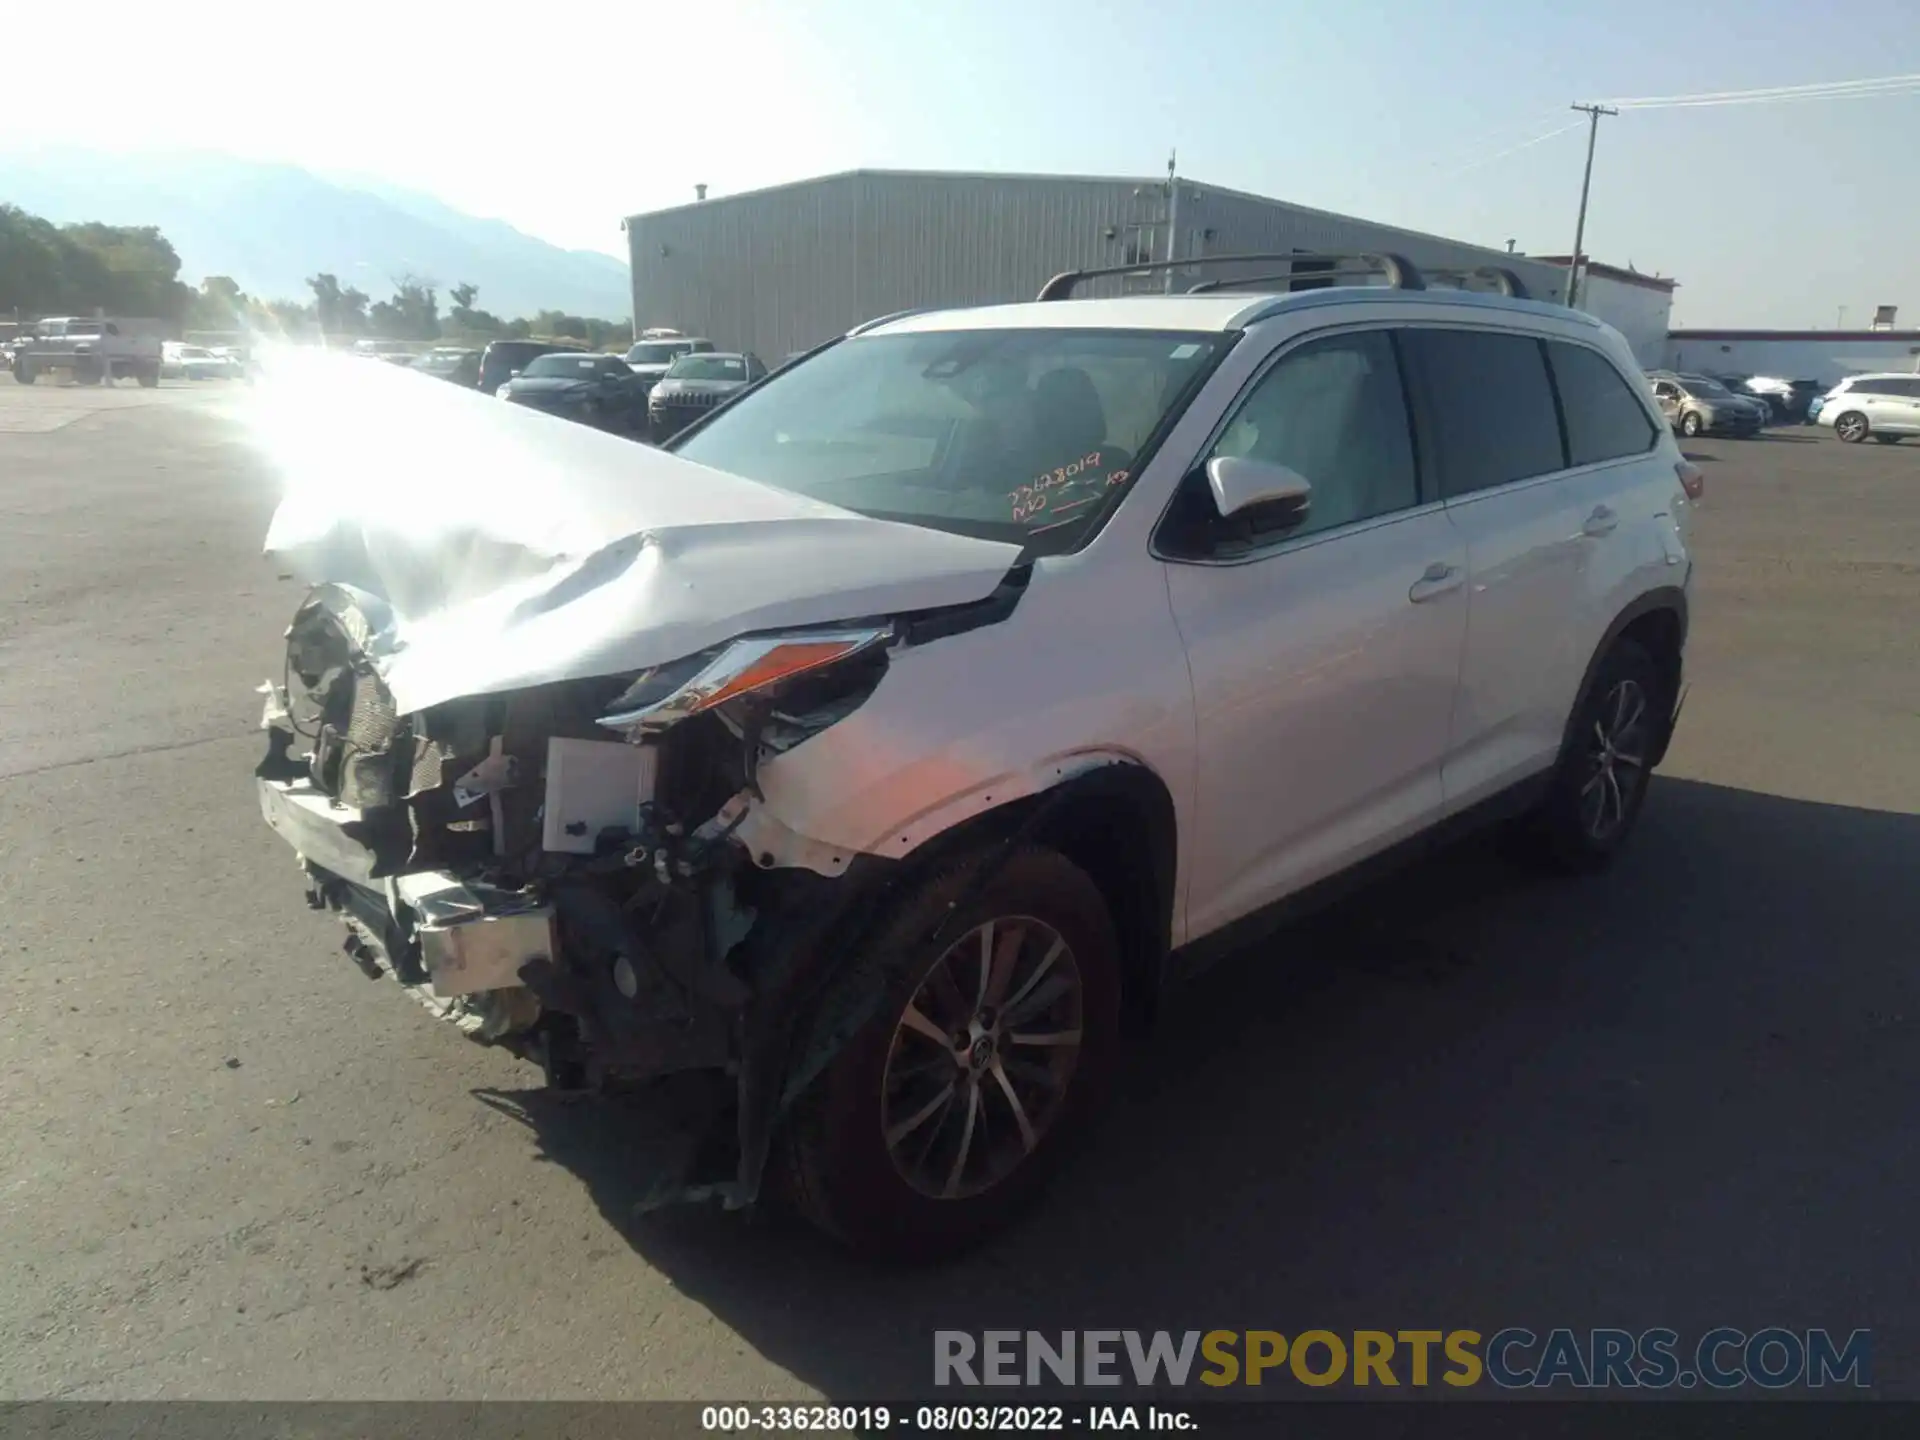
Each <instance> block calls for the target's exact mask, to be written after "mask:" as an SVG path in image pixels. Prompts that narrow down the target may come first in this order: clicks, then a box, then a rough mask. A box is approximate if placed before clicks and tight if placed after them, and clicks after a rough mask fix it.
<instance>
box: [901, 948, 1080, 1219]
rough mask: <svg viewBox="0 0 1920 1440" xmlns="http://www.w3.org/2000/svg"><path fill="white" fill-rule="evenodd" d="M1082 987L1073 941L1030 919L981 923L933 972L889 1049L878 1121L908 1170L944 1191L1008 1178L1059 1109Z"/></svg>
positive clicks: (1075, 1050) (960, 1194)
mask: <svg viewBox="0 0 1920 1440" xmlns="http://www.w3.org/2000/svg"><path fill="white" fill-rule="evenodd" d="M1084 1003H1085V994H1084V986H1083V984H1082V981H1081V976H1080V969H1079V966H1078V964H1077V963H1076V962H1075V959H1074V955H1073V951H1072V949H1071V948H1070V947H1069V946H1068V945H1067V942H1066V940H1065V939H1064V938H1063V937H1062V936H1061V934H1060V932H1059V931H1057V930H1055V929H1054V928H1053V927H1052V926H1051V925H1048V924H1046V923H1045V922H1044V921H1041V920H1037V919H1034V918H1033V917H1031V916H1018V915H1015V916H1002V917H1000V918H998V919H994V920H988V921H985V922H983V923H982V924H980V925H977V926H975V927H974V928H973V929H972V930H970V931H968V932H967V933H966V934H965V935H963V936H961V937H960V939H959V940H957V941H955V942H954V944H953V945H952V946H950V947H949V948H948V950H947V951H946V953H945V954H943V955H942V956H941V957H940V958H939V959H938V960H937V961H935V962H934V965H933V968H932V969H931V970H929V971H928V972H927V975H926V978H925V979H924V980H922V981H921V982H920V986H919V988H918V989H917V990H915V991H914V994H913V998H912V999H911V1000H909V1001H908V1002H907V1007H906V1009H905V1010H904V1011H903V1012H902V1013H901V1016H900V1020H899V1022H898V1024H897V1025H896V1026H895V1027H894V1033H893V1040H892V1042H891V1044H890V1045H889V1047H888V1051H887V1064H886V1070H885V1073H884V1076H883V1079H882V1081H881V1084H882V1094H881V1103H880V1124H881V1129H882V1134H883V1137H884V1139H885V1141H886V1147H887V1153H888V1155H889V1156H890V1157H891V1158H892V1160H893V1164H894V1168H895V1170H896V1171H897V1172H898V1173H899V1175H900V1178H901V1179H903V1180H905V1181H906V1182H907V1184H909V1185H911V1186H912V1187H913V1188H914V1189H915V1190H917V1191H919V1192H920V1193H921V1194H923V1195H928V1196H931V1197H933V1198H935V1199H942V1200H957V1199H965V1198H967V1197H969V1196H973V1195H978V1194H980V1193H982V1192H983V1191H986V1190H989V1189H991V1188H992V1187H993V1186H995V1185H997V1184H999V1183H1000V1182H1001V1181H1003V1180H1005V1179H1006V1178H1007V1176H1009V1175H1011V1174H1012V1173H1013V1172H1014V1170H1016V1169H1017V1168H1018V1167H1019V1166H1020V1164H1021V1162H1023V1161H1024V1160H1025V1159H1026V1158H1027V1156H1029V1155H1030V1154H1032V1153H1033V1151H1034V1149H1035V1147H1036V1146H1038V1144H1039V1143H1040V1141H1041V1139H1042V1138H1043V1137H1044V1136H1045V1135H1046V1133H1047V1131H1048V1130H1049V1128H1050V1127H1051V1126H1052V1125H1053V1122H1054V1121H1055V1120H1056V1119H1057V1118H1058V1117H1059V1114H1060V1110H1061V1105H1062V1102H1063V1101H1064V1100H1065V1098H1066V1094H1067V1088H1068V1086H1069V1085H1070V1084H1071V1082H1072V1080H1073V1073H1074V1069H1075V1066H1076V1065H1077V1064H1078V1062H1079V1058H1080V1042H1081V1022H1082V1017H1083V1011H1084Z"/></svg>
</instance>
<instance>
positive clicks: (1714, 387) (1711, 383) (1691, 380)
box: [1681, 375, 1733, 399]
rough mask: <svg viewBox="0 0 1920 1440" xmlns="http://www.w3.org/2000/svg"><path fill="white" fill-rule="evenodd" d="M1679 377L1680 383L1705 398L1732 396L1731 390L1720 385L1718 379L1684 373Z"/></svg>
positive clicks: (1727, 397) (1729, 397)
mask: <svg viewBox="0 0 1920 1440" xmlns="http://www.w3.org/2000/svg"><path fill="white" fill-rule="evenodd" d="M1681 378H1682V383H1683V384H1685V385H1686V387H1687V389H1688V390H1690V391H1692V392H1693V393H1694V394H1695V395H1699V396H1702V397H1704V398H1707V399H1717V398H1726V399H1732V398H1733V392H1732V391H1731V390H1729V389H1727V387H1726V386H1724V385H1722V384H1721V383H1720V382H1719V381H1718V380H1708V379H1706V378H1705V377H1704V376H1699V375H1686V376H1683V377H1681Z"/></svg>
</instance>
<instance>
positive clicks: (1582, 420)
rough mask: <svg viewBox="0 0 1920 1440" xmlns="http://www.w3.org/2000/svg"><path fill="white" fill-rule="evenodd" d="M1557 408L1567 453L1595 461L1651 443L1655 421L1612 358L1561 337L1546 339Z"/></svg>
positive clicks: (1643, 449)
mask: <svg viewBox="0 0 1920 1440" xmlns="http://www.w3.org/2000/svg"><path fill="white" fill-rule="evenodd" d="M1547 358H1548V360H1549V362H1550V363H1551V365H1552V367H1553V383H1554V388H1555V389H1556V390H1558V391H1559V394H1560V413H1561V415H1562V416H1563V417H1564V418H1565V420H1566V422H1567V458H1568V459H1569V460H1570V461H1571V462H1572V463H1573V464H1575V465H1597V464H1599V463H1600V462H1601V461H1603V460H1620V459H1624V458H1625V457H1627V456H1630V455H1644V454H1646V453H1647V451H1649V450H1651V449H1652V448H1653V442H1654V436H1655V431H1654V428H1653V421H1651V420H1649V419H1648V418H1647V407H1646V406H1644V405H1642V404H1641V403H1640V401H1639V399H1638V397H1637V396H1635V394H1634V392H1633V386H1632V385H1630V384H1629V383H1628V382H1627V380H1626V379H1625V377H1623V376H1622V375H1621V374H1620V372H1619V370H1618V369H1616V368H1615V367H1614V364H1613V362H1612V361H1611V360H1609V359H1607V357H1606V356H1604V355H1602V354H1600V352H1599V351H1597V350H1589V349H1587V348H1586V347H1585V346H1584V345H1570V344H1567V343H1566V342H1564V341H1559V340H1550V341H1548V342H1547Z"/></svg>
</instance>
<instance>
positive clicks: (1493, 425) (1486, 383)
mask: <svg viewBox="0 0 1920 1440" xmlns="http://www.w3.org/2000/svg"><path fill="white" fill-rule="evenodd" d="M1401 338H1402V340H1403V342H1404V344H1405V354H1406V355H1407V358H1408V363H1409V368H1410V369H1411V371H1412V373H1413V383H1414V391H1415V397H1416V407H1417V409H1418V412H1419V413H1420V415H1421V418H1422V420H1423V422H1424V428H1425V430H1426V433H1427V435H1428V436H1429V437H1430V439H1431V441H1432V444H1433V449H1434V451H1435V455H1434V460H1435V468H1436V469H1437V471H1438V473H1439V476H1440V493H1441V494H1442V495H1444V496H1447V497H1449V498H1453V497H1457V496H1461V495H1471V494H1473V493H1474V492H1475V491H1478V490H1488V489H1491V488H1493V487H1494V486H1496V485H1508V484H1511V483H1513V482H1514V481H1516V480H1527V479H1531V478H1532V477H1533V476H1536V475H1548V474H1551V473H1552V472H1553V471H1555V470H1560V469H1563V468H1565V466H1566V463H1567V461H1566V456H1565V453H1564V451H1563V450H1562V447H1561V440H1560V417H1559V413H1558V411H1557V409H1556V408H1555V404H1554V394H1553V384H1552V382H1551V381H1550V380H1549V379H1548V376H1547V362H1546V356H1545V354H1544V353H1543V347H1542V345H1541V343H1540V341H1539V340H1537V339H1535V338H1534V337H1533V336H1531V335H1513V334H1504V333H1502V332H1499V331H1494V330H1442V329H1432V330H1428V329H1413V330H1407V331H1405V332H1403V334H1402V337H1401Z"/></svg>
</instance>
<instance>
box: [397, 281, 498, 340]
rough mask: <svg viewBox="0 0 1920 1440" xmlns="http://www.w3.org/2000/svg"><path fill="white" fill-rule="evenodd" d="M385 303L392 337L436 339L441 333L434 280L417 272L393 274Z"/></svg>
mask: <svg viewBox="0 0 1920 1440" xmlns="http://www.w3.org/2000/svg"><path fill="white" fill-rule="evenodd" d="M475 293H478V292H475ZM387 306H388V311H389V314H388V316H387V325H388V326H389V327H390V328H391V333H392V334H393V337H394V338H395V339H397V340H437V339H438V338H439V337H440V300H439V296H438V294H437V292H436V291H435V290H434V286H433V281H431V280H423V279H421V278H420V277H419V276H418V275H399V276H396V277H395V278H394V282H393V299H392V300H391V301H389V302H387ZM374 308H375V309H379V307H378V306H375V307H374Z"/></svg>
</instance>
